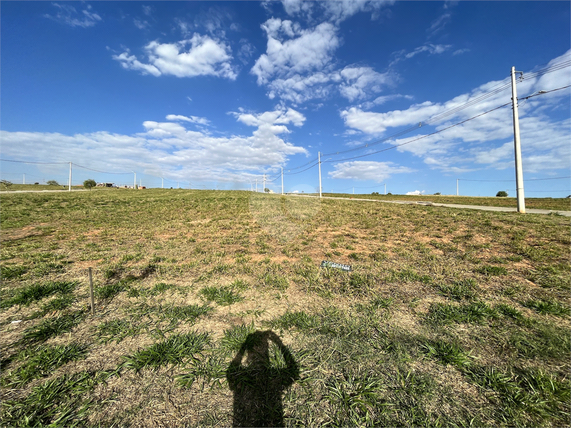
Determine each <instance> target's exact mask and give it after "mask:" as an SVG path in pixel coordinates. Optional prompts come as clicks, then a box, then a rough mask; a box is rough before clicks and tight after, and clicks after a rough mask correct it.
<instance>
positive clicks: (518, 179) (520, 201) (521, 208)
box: [512, 67, 525, 214]
mask: <svg viewBox="0 0 571 428" xmlns="http://www.w3.org/2000/svg"><path fill="white" fill-rule="evenodd" d="M516 73H520V74H521V75H522V76H523V72H522V71H515V67H512V106H513V118H514V119H513V122H514V151H515V183H516V189H517V212H518V213H522V214H523V213H525V196H524V192H523V170H522V164H521V144H520V139H519V114H518V110H517V90H516V82H515V75H516Z"/></svg>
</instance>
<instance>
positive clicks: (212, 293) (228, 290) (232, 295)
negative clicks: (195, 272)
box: [200, 286, 244, 306]
mask: <svg viewBox="0 0 571 428" xmlns="http://www.w3.org/2000/svg"><path fill="white" fill-rule="evenodd" d="M200 295H201V296H202V297H204V298H205V299H206V301H207V302H216V303H217V304H218V305H220V306H229V305H232V304H233V303H238V302H241V301H243V300H244V297H242V296H241V295H240V294H239V293H237V292H236V291H234V288H233V287H231V286H230V287H214V286H212V287H205V288H203V289H202V290H200Z"/></svg>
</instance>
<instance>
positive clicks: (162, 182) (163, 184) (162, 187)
mask: <svg viewBox="0 0 571 428" xmlns="http://www.w3.org/2000/svg"><path fill="white" fill-rule="evenodd" d="M164 188H165V179H164V178H163V177H161V189H164Z"/></svg>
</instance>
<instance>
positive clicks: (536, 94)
mask: <svg viewBox="0 0 571 428" xmlns="http://www.w3.org/2000/svg"><path fill="white" fill-rule="evenodd" d="M569 87H571V85H567V86H562V87H561V88H557V89H552V90H550V91H539V92H537V93H533V94H531V95H529V96H527V97H525V98H518V101H523V100H527V99H529V98H533V97H537V96H538V95H544V94H549V93H550V92H555V91H560V90H561V89H566V88H569Z"/></svg>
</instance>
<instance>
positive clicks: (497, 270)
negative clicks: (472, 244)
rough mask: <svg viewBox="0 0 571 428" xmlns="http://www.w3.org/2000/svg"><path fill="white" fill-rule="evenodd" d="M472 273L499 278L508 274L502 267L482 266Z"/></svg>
mask: <svg viewBox="0 0 571 428" xmlns="http://www.w3.org/2000/svg"><path fill="white" fill-rule="evenodd" d="M474 272H477V273H481V274H482V275H486V276H501V275H507V274H508V270H507V269H506V268H505V267H503V266H482V267H480V268H478V269H476V270H475V271H474Z"/></svg>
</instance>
